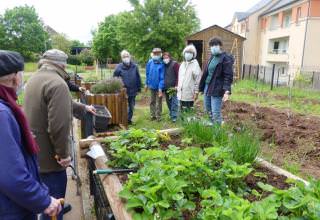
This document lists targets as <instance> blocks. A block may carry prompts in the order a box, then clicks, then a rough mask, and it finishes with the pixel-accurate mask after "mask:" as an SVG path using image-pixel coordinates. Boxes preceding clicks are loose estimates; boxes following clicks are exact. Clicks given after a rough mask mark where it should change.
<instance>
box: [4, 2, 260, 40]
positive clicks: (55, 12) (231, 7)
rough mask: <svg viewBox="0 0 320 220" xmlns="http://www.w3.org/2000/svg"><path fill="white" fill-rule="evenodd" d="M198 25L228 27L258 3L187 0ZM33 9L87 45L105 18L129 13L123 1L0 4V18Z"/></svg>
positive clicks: (46, 22) (55, 26)
mask: <svg viewBox="0 0 320 220" xmlns="http://www.w3.org/2000/svg"><path fill="white" fill-rule="evenodd" d="M191 1H192V3H193V4H194V5H195V8H196V11H197V15H198V17H199V18H200V21H201V28H206V27H208V26H211V25H214V24H218V25H220V26H226V25H228V24H229V23H230V22H231V20H232V16H233V13H234V12H235V11H246V10H247V9H249V8H250V7H251V6H252V5H254V4H255V3H256V2H257V1H258V0H222V1H221V0H191ZM24 4H27V5H33V6H34V7H35V8H36V11H37V13H38V14H39V16H40V17H41V19H42V20H43V21H44V23H45V24H47V25H49V26H51V27H52V28H53V29H55V30H56V31H58V32H62V33H65V34H67V35H68V37H69V38H71V39H78V40H80V41H81V42H84V43H87V42H88V41H89V40H91V38H92V35H91V30H92V29H94V28H96V27H97V25H98V23H99V22H101V21H102V20H103V19H104V17H105V16H108V15H110V14H116V13H118V12H120V11H125V10H130V9H131V6H130V4H129V3H128V1H127V0H54V1H53V0H0V14H3V13H4V11H5V9H7V8H13V7H14V6H19V5H24Z"/></svg>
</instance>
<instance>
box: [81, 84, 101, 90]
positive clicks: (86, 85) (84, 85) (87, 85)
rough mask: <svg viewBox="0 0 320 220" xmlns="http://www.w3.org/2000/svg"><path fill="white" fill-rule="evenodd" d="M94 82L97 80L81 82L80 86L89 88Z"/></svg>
mask: <svg viewBox="0 0 320 220" xmlns="http://www.w3.org/2000/svg"><path fill="white" fill-rule="evenodd" d="M95 84H97V82H82V83H81V86H82V87H84V88H86V90H91V87H92V86H93V85H95Z"/></svg>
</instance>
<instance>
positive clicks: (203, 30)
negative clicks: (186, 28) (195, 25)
mask: <svg viewBox="0 0 320 220" xmlns="http://www.w3.org/2000/svg"><path fill="white" fill-rule="evenodd" d="M214 28H217V29H220V30H223V31H225V32H228V33H229V34H231V35H234V36H235V37H238V38H241V39H242V40H245V39H246V38H245V37H242V36H241V35H239V34H236V33H233V32H232V31H229V30H228V29H225V28H223V27H220V26H219V25H216V24H215V25H212V26H210V27H207V28H205V29H202V30H201V31H198V32H196V33H194V34H191V35H189V36H188V37H186V39H188V38H191V37H193V36H195V35H197V34H199V33H202V32H205V31H208V30H210V29H214Z"/></svg>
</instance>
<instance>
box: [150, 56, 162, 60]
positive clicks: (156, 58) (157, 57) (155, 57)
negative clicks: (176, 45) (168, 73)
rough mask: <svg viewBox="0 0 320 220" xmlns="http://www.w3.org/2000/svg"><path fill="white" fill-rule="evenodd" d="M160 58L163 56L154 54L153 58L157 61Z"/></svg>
mask: <svg viewBox="0 0 320 220" xmlns="http://www.w3.org/2000/svg"><path fill="white" fill-rule="evenodd" d="M160 58H161V57H160V56H152V59H153V60H155V61H159V60H160Z"/></svg>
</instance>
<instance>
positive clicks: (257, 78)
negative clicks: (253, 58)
mask: <svg viewBox="0 0 320 220" xmlns="http://www.w3.org/2000/svg"><path fill="white" fill-rule="evenodd" d="M259 68H260V66H259V64H258V66H257V77H256V81H258V80H259Z"/></svg>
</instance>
